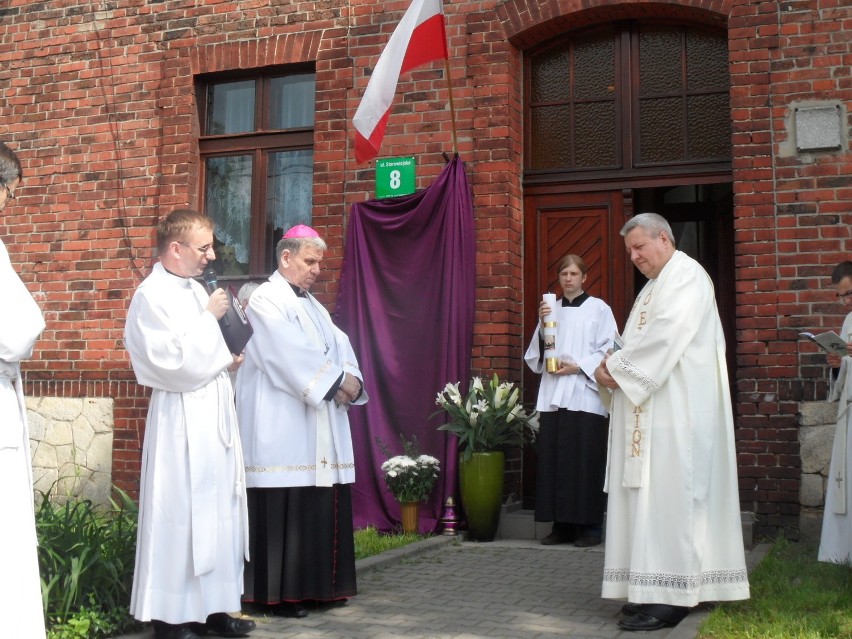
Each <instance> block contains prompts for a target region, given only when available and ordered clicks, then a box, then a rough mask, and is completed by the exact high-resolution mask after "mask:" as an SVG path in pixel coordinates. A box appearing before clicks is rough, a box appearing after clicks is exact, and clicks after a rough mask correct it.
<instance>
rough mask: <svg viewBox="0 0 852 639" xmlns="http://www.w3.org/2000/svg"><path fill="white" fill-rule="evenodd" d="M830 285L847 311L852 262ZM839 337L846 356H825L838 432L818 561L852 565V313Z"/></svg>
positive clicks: (836, 273) (842, 265)
mask: <svg viewBox="0 0 852 639" xmlns="http://www.w3.org/2000/svg"><path fill="white" fill-rule="evenodd" d="M831 284H832V286H833V287H834V289H835V291H836V292H837V297H838V299H839V300H840V301H841V303H842V304H843V306H844V307H845V308H847V309H849V308H850V306H852V262H841V263H840V264H838V265H837V266H836V267H835V268H834V271H833V272H832V273H831ZM840 336H841V337H842V338H843V339H844V340H846V342H847V345H846V347H847V355H845V356H840V355H834V354H828V355H826V360H827V361H828V365H829V366H831V368H832V376H831V382H830V386H829V401H837V402H838V408H837V429H836V430H835V434H834V446H833V447H832V450H831V464H830V465H829V471H828V486H827V488H826V494H825V508H824V511H823V517H822V533H821V536H820V544H819V553H818V559H819V560H820V561H826V562H833V563H841V564H843V563H845V564H850V563H852V497H850V487H849V480H848V479H849V472H850V471H852V429H850V421H852V406H850V404H852V375H850V372H849V367H850V366H852V359H850V357H849V354H852V312H850V313H849V314H848V315H846V319H845V320H844V321H843V328H842V329H841V330H840Z"/></svg>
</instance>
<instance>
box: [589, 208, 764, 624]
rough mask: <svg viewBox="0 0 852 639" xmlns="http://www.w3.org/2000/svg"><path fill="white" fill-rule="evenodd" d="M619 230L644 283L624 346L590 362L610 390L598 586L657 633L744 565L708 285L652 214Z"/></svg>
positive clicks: (724, 587)
mask: <svg viewBox="0 0 852 639" xmlns="http://www.w3.org/2000/svg"><path fill="white" fill-rule="evenodd" d="M621 235H622V236H623V237H624V243H625V246H626V248H627V252H628V254H629V256H630V259H631V261H632V262H633V264H634V265H635V266H636V268H638V269H639V271H640V272H641V273H642V274H643V275H645V277H647V278H648V283H647V284H646V285H645V287H644V288H643V289H642V291H641V292H640V293H639V295H638V297H637V298H636V301H635V302H634V304H633V309H632V310H631V312H630V316H629V317H628V319H627V324H626V326H625V329H624V336H623V337H624V348H622V349H621V350H619V351H616V352H615V353H614V354H613V355H611V356H609V357H608V359H606V360H605V361H604V362H602V363H601V365H600V366H599V367H598V368H597V370H596V371H595V377H596V379H597V380H598V382H600V383H601V385H603V386H604V387H606V388H608V389H612V391H613V392H612V404H611V408H610V413H611V420H610V428H611V432H610V445H609V459H608V470H607V490H608V492H609V499H608V504H607V521H606V552H605V558H604V577H603V590H602V594H603V597H605V598H611V599H623V598H626V599H627V600H628V602H630V603H629V604H628V605H627V606H624V608H623V609H622V610H623V612H624V613H625V615H626V617H625V618H624V619H622V620H621V621H620V622H619V626H620V627H621V628H622V629H623V630H657V629H659V628H663V627H665V626H670V625H675V624H677V623H678V622H680V621H681V620H682V619H683V618H684V617H685V616H686V614H687V613H688V612H689V609H690V608H691V607H693V606H696V605H697V604H698V603H699V602H702V601H730V600H736V599H747V598H748V596H749V587H748V574H747V572H746V565H745V553H744V550H743V535H742V526H741V523H740V508H739V496H738V492H737V490H738V489H737V458H736V451H735V449H734V424H733V413H732V410H731V396H730V388H729V384H728V371H727V366H726V362H725V338H724V336H723V334H722V325H721V322H720V320H719V313H718V310H717V308H716V300H715V297H714V294H713V284H712V282H711V281H710V277H709V276H708V275H707V273H706V272H705V271H704V269H703V268H702V267H701V265H700V264H698V262H696V261H695V260H693V259H692V258H691V257H689V256H687V255H686V254H685V253H683V252H681V251H678V250H676V248H675V240H674V235H673V233H672V230H671V227H670V226H669V224H668V222H666V220H665V219H664V218H662V217H661V216H659V215H657V214H655V213H643V214H640V215H637V216H636V217H634V218H632V219H630V220H629V221H628V222H627V224H625V225H624V227H623V228H622V230H621ZM633 604H639V605H638V606H637V605H633Z"/></svg>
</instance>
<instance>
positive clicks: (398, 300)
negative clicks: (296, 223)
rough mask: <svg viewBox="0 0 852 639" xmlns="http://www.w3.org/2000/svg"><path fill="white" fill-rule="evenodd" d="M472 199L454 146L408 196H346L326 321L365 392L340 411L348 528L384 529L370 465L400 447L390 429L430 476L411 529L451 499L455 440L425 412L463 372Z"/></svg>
mask: <svg viewBox="0 0 852 639" xmlns="http://www.w3.org/2000/svg"><path fill="white" fill-rule="evenodd" d="M474 277H475V244H474V236H473V203H472V200H471V192H470V186H469V185H468V182H467V176H466V175H465V171H464V164H463V163H462V161H461V160H460V159H459V158H458V156H456V157H455V158H454V159H453V160H452V161H450V162H449V163H448V164H447V165H446V166H445V167H444V169H443V171H442V172H441V174H440V175H439V176H438V177H437V178H436V180H435V182H434V183H432V185H431V186H429V187H428V188H426V189H425V190H423V191H420V192H418V193H414V194H413V195H408V196H403V197H397V198H391V199H383V200H370V201H367V202H362V203H358V204H355V205H354V206H353V207H352V214H351V218H350V220H349V226H348V228H347V233H346V249H345V255H344V259H343V267H342V271H341V275H340V289H339V293H338V297H337V318H336V320H337V324H338V325H339V326H340V327H341V328H342V329H343V330H344V331H345V332H346V333H347V335H349V339H350V340H351V341H352V345H353V347H354V349H355V352H356V353H357V355H358V360H359V364H360V366H361V371H362V373H363V375H364V381H365V386H366V389H367V392H368V393H369V394H370V401H369V402H367V404H366V405H365V406H363V407H355V408H353V410H352V411H351V412H350V413H349V420H350V423H351V426H352V439H353V443H354V447H355V467H356V475H355V484H354V486H353V490H352V506H353V518H354V522H355V527H356V528H363V527H365V526H368V525H374V526H376V528H378V529H379V530H384V531H387V530H391V529H392V528H393V527H394V526H395V525H396V524H397V522H399V521H400V507H399V505H398V504H397V503H396V502H395V500H394V498H393V495H391V493H390V492H389V491H388V490H387V488H386V486H385V482H384V478H383V476H382V472H381V469H380V467H381V465H382V462H383V461H385V456H384V454H383V453H382V452H381V450H380V449H379V446H378V445H377V443H376V438H379V439H380V440H381V441H382V442H383V443H384V444H385V445H386V446H388V448H389V449H390V452H391V454H394V455H397V454H402V446H401V444H400V438H399V436H400V434H402V435H404V436H405V437H406V438H408V439H410V438H411V436H412V435H416V436H417V440H418V442H419V443H420V449H421V452H422V453H424V454H427V455H432V456H434V457H437V458H438V460H439V461H440V462H441V476H440V478H439V480H438V484H437V485H436V487H435V490H434V491H433V493H432V497H431V498H430V500H429V501H428V502H427V503H426V504H424V505H423V507H422V508H421V519H420V531H421V532H427V531H430V530H435V529H436V528H437V525H438V523H439V520H440V517H441V512H442V509H443V504H444V503H445V501H446V499H447V497H448V496H451V495H452V496H454V497H455V499H456V503H458V498H457V496H455V492H456V477H457V466H458V449H457V445H458V440H457V439H456V438H455V437H454V436H451V435H448V434H447V433H444V432H441V431H438V426H440V425H441V424H443V423H444V422H445V421H446V420H445V419H443V416H442V415H436V416H435V417H433V418H432V419H429V416H430V415H432V414H433V413H434V412H435V411H436V410H437V409H438V406H437V405H436V404H435V397H436V396H437V394H438V392H439V391H440V390H442V389H443V388H444V386H445V385H446V384H447V383H448V382H453V383H455V382H461V383H462V389H465V388H466V387H467V384H468V381H469V380H470V353H471V347H472V341H473V315H474V295H475V288H474V287H475V283H474Z"/></svg>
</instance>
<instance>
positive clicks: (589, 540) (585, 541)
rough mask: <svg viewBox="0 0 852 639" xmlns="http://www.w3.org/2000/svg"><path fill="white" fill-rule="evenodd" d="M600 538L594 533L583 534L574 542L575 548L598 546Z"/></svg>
mask: <svg viewBox="0 0 852 639" xmlns="http://www.w3.org/2000/svg"><path fill="white" fill-rule="evenodd" d="M600 543H601V538H600V537H596V536H594V535H583V536H582V537H580V538H579V539H578V540H577V541H575V542H574V546H575V547H577V548H591V547H592V546H600Z"/></svg>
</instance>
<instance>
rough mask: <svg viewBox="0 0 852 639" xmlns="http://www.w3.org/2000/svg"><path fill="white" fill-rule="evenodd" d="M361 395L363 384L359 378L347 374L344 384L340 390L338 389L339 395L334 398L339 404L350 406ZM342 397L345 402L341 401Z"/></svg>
mask: <svg viewBox="0 0 852 639" xmlns="http://www.w3.org/2000/svg"><path fill="white" fill-rule="evenodd" d="M360 394H361V382H359V381H358V378H357V377H355V376H354V375H352V374H351V373H346V374H345V375H344V376H343V383H342V384H340V388H338V389H337V394H336V395H335V396H334V399H335V401H336V402H337V403H338V404H349V403H351V402H354V401H355V400H356V399H357V398H358V395H360ZM341 395H342V398H343V401H341V399H339V398H340V397H341Z"/></svg>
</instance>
